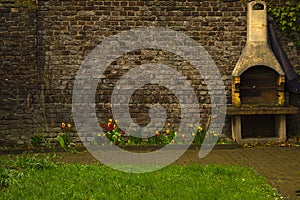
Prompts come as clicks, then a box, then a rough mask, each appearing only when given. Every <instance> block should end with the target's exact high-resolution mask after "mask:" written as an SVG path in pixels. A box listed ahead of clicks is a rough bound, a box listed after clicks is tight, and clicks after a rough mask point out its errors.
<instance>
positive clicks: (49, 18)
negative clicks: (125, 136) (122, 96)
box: [0, 0, 300, 143]
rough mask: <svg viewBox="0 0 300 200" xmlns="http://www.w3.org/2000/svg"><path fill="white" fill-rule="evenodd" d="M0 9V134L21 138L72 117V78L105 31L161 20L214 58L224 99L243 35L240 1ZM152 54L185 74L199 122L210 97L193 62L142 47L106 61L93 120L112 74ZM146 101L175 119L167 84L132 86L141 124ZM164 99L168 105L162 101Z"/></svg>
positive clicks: (54, 1)
mask: <svg viewBox="0 0 300 200" xmlns="http://www.w3.org/2000/svg"><path fill="white" fill-rule="evenodd" d="M5 2H7V1H5ZM1 9H2V10H3V12H1V32H2V33H4V34H3V36H1V42H2V44H4V45H2V49H1V52H0V56H1V60H3V61H1V75H2V74H3V75H5V76H7V77H9V78H8V80H11V82H10V81H6V78H5V79H3V78H2V79H1V83H3V84H1V95H2V96H3V97H2V98H1V104H3V107H2V106H1V107H2V108H1V113H0V115H1V122H0V129H1V138H2V141H12V142H14V141H16V140H18V141H19V142H21V143H22V142H28V138H30V135H31V134H32V133H33V132H38V133H42V134H43V136H45V137H48V138H52V137H54V136H55V135H56V133H57V132H58V131H59V130H60V128H59V127H60V123H61V122H62V121H64V122H72V115H71V102H72V99H71V97H72V89H73V83H74V78H75V75H76V72H77V70H78V69H79V67H80V65H81V64H82V62H83V61H84V59H85V58H86V56H87V55H88V54H89V53H90V52H91V50H92V49H94V48H95V47H96V46H97V45H98V44H99V43H101V42H102V41H103V40H105V39H106V38H107V37H109V36H111V35H115V34H118V33H121V32H122V31H124V30H129V29H132V28H138V27H143V26H161V27H167V28H170V29H173V30H175V31H179V32H181V33H184V34H186V35H187V36H189V37H191V38H193V39H194V40H195V41H197V42H199V44H201V45H202V46H203V47H204V48H205V49H206V50H207V51H208V53H209V54H210V55H211V56H212V58H213V59H214V61H215V63H216V65H217V66H218V68H219V71H220V73H221V74H222V79H223V81H224V84H225V87H226V89H227V95H228V103H230V90H231V73H232V70H233V68H234V66H235V64H236V62H237V60H238V58H239V56H240V54H241V51H242V49H243V46H244V45H245V43H246V23H247V22H246V14H247V13H246V12H247V11H246V3H243V2H240V1H225V0H224V1H214V0H206V1H199V0H189V1H181V0H176V1H169V0H163V1H154V0H153V1H152V0H149V1H148V0H147V1H146V0H132V1H117V0H110V1H100V0H96V1H88V0H78V1H75V0H64V1H60V0H43V1H37V5H36V9H28V8H27V9H26V8H24V7H22V8H18V12H15V10H14V8H12V7H9V6H7V5H6V6H5V5H4V6H2V7H1ZM2 24H3V25H2ZM14 34H17V35H18V36H14ZM282 38H283V39H282V40H281V41H282V44H283V45H284V48H285V50H286V51H287V53H288V55H289V57H290V59H291V62H292V64H293V65H294V66H295V67H296V68H299V67H300V61H299V50H298V51H297V50H296V48H295V46H293V45H292V43H291V42H290V41H289V40H288V38H284V37H282ZM17 41H19V42H17ZM14 54H16V55H14ZM152 62H154V63H163V64H168V65H169V66H174V69H176V70H177V71H179V72H180V73H182V74H184V75H185V76H186V77H187V78H188V79H189V80H191V82H192V85H193V87H194V88H195V91H196V93H197V95H198V98H199V102H200V103H201V105H200V110H201V121H200V122H201V123H203V124H205V123H206V121H207V117H208V115H209V107H210V104H209V103H210V100H209V95H208V93H207V88H206V86H205V83H204V82H203V79H202V78H201V76H195V72H194V70H193V68H192V67H191V66H190V65H189V63H188V62H186V61H185V60H183V59H182V58H180V57H178V56H176V55H174V54H172V53H170V52H164V51H160V50H149V49H148V50H145V49H144V50H139V51H135V52H132V53H129V54H126V55H124V56H122V57H120V58H119V59H117V60H116V61H114V62H113V63H111V65H110V66H108V67H107V71H106V73H105V75H106V79H103V80H101V82H100V83H101V84H99V88H98V89H99V90H98V91H97V95H96V103H97V111H98V113H97V114H98V116H99V121H102V122H103V121H105V120H106V119H107V118H108V117H111V112H110V110H109V108H110V106H109V102H110V95H111V92H112V89H113V86H114V84H115V83H116V81H117V80H118V79H119V78H120V77H121V76H122V75H123V74H124V73H125V72H126V71H128V70H129V69H131V68H133V67H135V66H138V65H141V64H145V63H152ZM2 66H3V67H2ZM14 68H15V70H13V69H14ZM17 77H22V79H21V78H17ZM195 77H196V79H195ZM12 80H15V81H14V82H12ZM25 80H27V81H28V83H27V82H26V81H25ZM24 81H25V82H24ZM2 91H3V92H2ZM5 91H6V93H5ZM146 91H147V92H148V93H146ZM8 101H9V102H8ZM153 101H154V102H163V104H164V105H165V106H166V108H168V109H170V110H169V111H170V112H171V113H172V114H171V115H170V116H169V117H170V120H171V121H172V122H174V123H176V122H178V119H176V116H178V113H179V111H180V110H179V109H178V104H177V102H176V99H175V98H174V96H173V95H172V94H171V93H170V91H168V90H166V89H165V88H161V87H158V86H146V87H145V88H143V89H141V90H140V91H137V92H136V93H135V94H134V96H133V98H132V102H131V105H130V109H131V112H132V116H133V118H135V121H136V122H137V123H140V124H145V123H147V122H148V120H149V117H148V114H147V111H148V107H147V105H142V104H141V102H148V103H150V102H153ZM170 101H171V102H172V106H171V107H168V106H167V105H169V102H170ZM19 112H22V113H21V114H20V113H19ZM100 116H101V117H100ZM293 119H296V118H293ZM297 120H298V119H297ZM227 122H228V123H227V124H226V125H227V126H226V127H225V129H224V132H225V133H226V134H228V135H230V132H229V131H230V130H229V127H230V123H229V120H227ZM294 122H295V121H293V123H292V124H291V123H289V124H288V127H289V128H290V129H291V130H292V134H295V131H296V130H299V129H297V128H299V127H296V126H295V125H294V124H295V123H294ZM2 135H4V137H2Z"/></svg>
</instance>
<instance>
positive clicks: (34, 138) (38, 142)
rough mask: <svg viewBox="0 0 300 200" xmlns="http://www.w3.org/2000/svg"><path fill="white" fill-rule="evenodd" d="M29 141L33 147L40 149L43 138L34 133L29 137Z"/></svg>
mask: <svg viewBox="0 0 300 200" xmlns="http://www.w3.org/2000/svg"><path fill="white" fill-rule="evenodd" d="M30 141H31V144H32V145H33V146H34V147H40V146H41V145H42V142H43V137H42V136H41V135H39V134H37V133H34V134H33V136H31V138H30Z"/></svg>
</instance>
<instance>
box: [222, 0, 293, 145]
mask: <svg viewBox="0 0 300 200" xmlns="http://www.w3.org/2000/svg"><path fill="white" fill-rule="evenodd" d="M266 10H267V8H266V3H265V2H263V1H252V2H250V3H248V11H247V42H246V46H245V47H244V49H243V52H242V54H241V56H240V58H239V60H238V62H237V64H236V66H235V68H234V70H233V72H232V79H233V81H232V106H229V108H228V110H227V114H228V115H231V116H232V138H233V139H234V140H235V141H236V142H238V143H244V142H253V141H258V142H260V141H261V142H263V141H278V142H280V141H285V140H286V114H295V113H297V109H296V108H294V107H292V106H289V105H288V95H287V92H286V91H285V87H284V84H285V73H284V71H283V69H282V68H281V66H280V64H279V62H278V60H277V58H276V57H275V55H274V53H273V51H272V49H271V48H270V46H269V44H268V24H267V11H266Z"/></svg>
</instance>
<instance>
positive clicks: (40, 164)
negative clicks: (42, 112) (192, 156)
mask: <svg viewBox="0 0 300 200" xmlns="http://www.w3.org/2000/svg"><path fill="white" fill-rule="evenodd" d="M0 181H1V182H0V186H1V189H0V193H1V194H0V199H14V200H17V199H22V200H28V199H38V200H43V199H49V200H54V199H59V200H62V199H68V200H70V199H80V200H81V199H82V200H91V199H97V200H98V199H99V200H102V199H108V200H111V199H124V200H125V199H126V200H127V199H138V200H139V199H146V200H148V199H180V200H181V199H197V200H198V199H206V200H207V199H222V200H223V199H230V200H231V199H239V200H241V199H249V200H253V199H263V200H265V199H276V197H277V198H278V197H280V196H279V195H278V193H277V192H276V191H275V190H274V189H273V188H272V187H271V186H270V185H269V184H267V183H266V181H265V180H264V178H263V177H261V176H259V175H257V174H256V173H255V172H254V171H252V170H250V169H247V168H242V167H236V166H216V165H208V166H201V165H186V166H178V165H171V166H168V167H166V168H163V169H162V170H159V171H155V172H150V173H142V174H129V173H124V172H119V171H115V170H113V169H111V168H109V167H106V166H104V165H98V164H94V165H83V164H72V165H71V164H63V163H56V162H53V161H52V156H48V157H45V156H43V157H41V158H32V157H28V156H26V155H25V156H24V155H23V156H19V157H17V159H13V160H12V159H3V158H0Z"/></svg>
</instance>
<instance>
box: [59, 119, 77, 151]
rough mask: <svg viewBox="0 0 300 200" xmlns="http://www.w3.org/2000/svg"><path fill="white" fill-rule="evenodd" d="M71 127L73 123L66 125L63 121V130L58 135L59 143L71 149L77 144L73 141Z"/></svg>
mask: <svg viewBox="0 0 300 200" xmlns="http://www.w3.org/2000/svg"><path fill="white" fill-rule="evenodd" d="M71 127H72V125H71V124H70V123H68V124H67V125H66V124H65V123H64V122H62V123H61V130H62V132H60V133H59V134H58V135H57V137H56V140H57V142H58V144H59V145H60V146H61V147H62V148H63V149H65V150H69V149H70V148H71V147H72V146H75V144H74V143H73V142H72V141H71Z"/></svg>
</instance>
